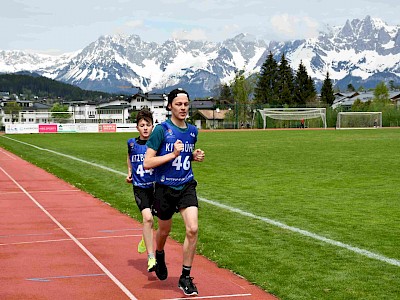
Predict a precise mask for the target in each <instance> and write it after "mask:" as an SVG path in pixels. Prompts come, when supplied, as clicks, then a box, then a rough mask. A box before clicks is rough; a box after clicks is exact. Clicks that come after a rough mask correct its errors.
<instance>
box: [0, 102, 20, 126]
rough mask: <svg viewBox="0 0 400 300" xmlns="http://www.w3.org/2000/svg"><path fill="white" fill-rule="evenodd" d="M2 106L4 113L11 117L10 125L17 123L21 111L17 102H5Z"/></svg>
mask: <svg viewBox="0 0 400 300" xmlns="http://www.w3.org/2000/svg"><path fill="white" fill-rule="evenodd" d="M4 104H5V106H4V108H3V110H4V113H5V114H6V115H10V116H11V123H14V122H17V121H18V118H19V112H20V111H21V106H20V105H19V104H18V102H17V101H10V102H5V103H4Z"/></svg>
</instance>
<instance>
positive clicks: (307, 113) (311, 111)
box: [258, 108, 326, 129]
mask: <svg viewBox="0 0 400 300" xmlns="http://www.w3.org/2000/svg"><path fill="white" fill-rule="evenodd" d="M258 111H259V112H260V114H261V117H262V119H263V122H264V129H265V128H267V127H269V128H305V127H323V128H326V108H264V109H259V110H258Z"/></svg>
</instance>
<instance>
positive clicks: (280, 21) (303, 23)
mask: <svg viewBox="0 0 400 300" xmlns="http://www.w3.org/2000/svg"><path fill="white" fill-rule="evenodd" d="M271 25H272V28H273V30H274V31H276V33H277V34H278V35H281V36H282V38H288V39H294V38H310V37H314V36H316V35H317V34H318V27H319V24H318V22H316V21H315V20H313V19H311V18H310V17H308V16H293V15H289V14H280V15H274V16H272V18H271Z"/></svg>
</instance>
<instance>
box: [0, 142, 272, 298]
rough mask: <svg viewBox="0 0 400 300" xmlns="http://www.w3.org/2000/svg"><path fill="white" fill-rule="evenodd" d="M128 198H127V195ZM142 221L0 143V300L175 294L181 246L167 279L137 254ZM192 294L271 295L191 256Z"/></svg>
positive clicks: (169, 254) (170, 252) (173, 247)
mask: <svg viewBox="0 0 400 300" xmlns="http://www.w3.org/2000/svg"><path fill="white" fill-rule="evenodd" d="M132 201H133V199H132ZM140 238H141V224H140V223H139V222H137V221H135V220H133V219H132V218H130V217H129V216H126V215H124V214H122V213H120V212H119V211H117V210H116V209H114V208H112V207H110V206H109V205H107V204H106V203H104V202H102V201H100V200H99V199H96V198H94V197H93V196H91V195H89V194H87V193H85V192H82V191H80V190H78V189H77V188H75V187H73V186H72V185H70V184H68V183H66V182H64V181H62V180H60V179H59V178H57V177H55V176H53V175H51V174H49V173H47V172H45V171H44V170H42V169H40V168H38V167H36V166H34V165H32V164H30V163H28V162H26V161H24V160H22V159H21V158H19V157H17V156H15V155H14V154H11V153H10V152H7V151H5V150H4V149H2V148H0V299H52V300H57V299H96V300H97V299H113V300H114V299H180V298H184V295H183V293H182V292H181V291H180V290H179V289H178V287H177V285H178V278H179V275H180V272H181V263H182V262H181V257H182V246H181V245H180V244H179V243H177V242H175V241H173V240H171V239H169V240H168V241H167V245H166V249H165V252H166V261H167V266H168V270H169V277H168V279H167V280H165V281H159V280H158V279H157V277H156V276H155V274H154V273H148V272H147V270H146V267H147V257H146V255H145V254H142V255H140V254H138V253H137V244H138V242H139V240H140ZM192 276H193V277H194V282H195V284H196V285H197V287H198V289H199V296H197V298H198V299H271V300H272V299H277V298H275V297H274V296H272V295H270V294H268V293H266V292H265V291H263V290H262V289H259V288H257V287H256V286H254V285H252V284H250V283H249V282H247V281H246V280H244V279H242V278H240V277H238V276H236V275H234V274H233V273H232V272H230V271H228V270H225V269H219V268H218V267H217V266H216V265H215V264H214V263H213V262H210V261H209V260H207V259H206V258H204V257H203V256H200V255H197V256H196V258H195V261H194V265H193V271H192Z"/></svg>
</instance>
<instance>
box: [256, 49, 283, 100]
mask: <svg viewBox="0 0 400 300" xmlns="http://www.w3.org/2000/svg"><path fill="white" fill-rule="evenodd" d="M277 80H278V64H277V62H276V61H275V59H274V56H273V55H272V52H270V53H269V54H268V56H267V59H266V60H265V62H264V63H263V65H262V66H261V70H260V75H259V77H258V80H257V84H256V87H255V95H254V102H255V103H258V104H267V103H269V104H272V105H274V104H277V102H278V97H277V94H278V93H277Z"/></svg>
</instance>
